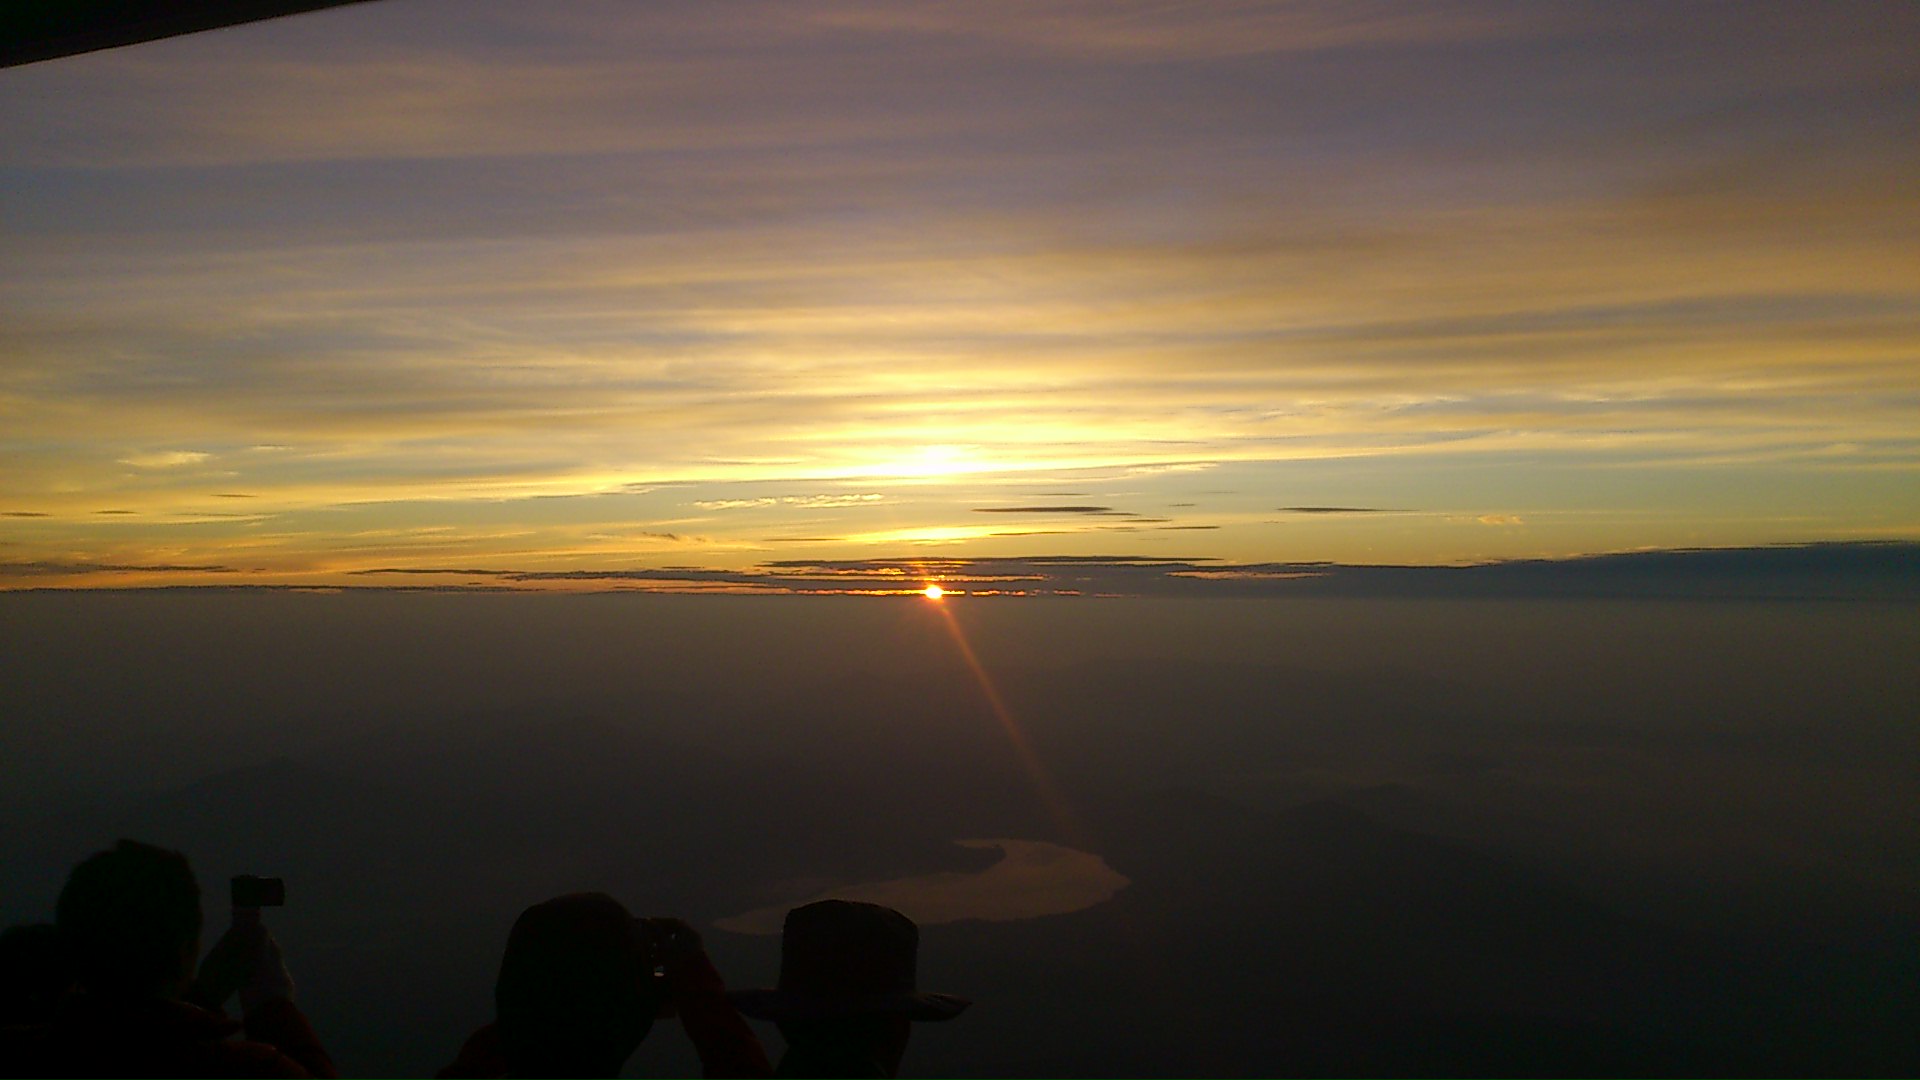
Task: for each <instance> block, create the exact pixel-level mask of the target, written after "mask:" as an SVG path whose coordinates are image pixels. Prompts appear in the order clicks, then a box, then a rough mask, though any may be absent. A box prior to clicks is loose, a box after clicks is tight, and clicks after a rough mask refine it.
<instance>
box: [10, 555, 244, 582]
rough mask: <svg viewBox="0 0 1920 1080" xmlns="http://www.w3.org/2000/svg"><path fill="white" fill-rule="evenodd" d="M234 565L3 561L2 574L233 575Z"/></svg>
mask: <svg viewBox="0 0 1920 1080" xmlns="http://www.w3.org/2000/svg"><path fill="white" fill-rule="evenodd" d="M238 572H239V571H237V570H236V569H234V568H233V567H231V566H217V565H206V564H171V563H152V564H141V563H90V562H67V561H61V560H56V559H41V560H35V561H32V562H0V577H19V578H33V577H66V576H68V575H86V574H234V573H238Z"/></svg>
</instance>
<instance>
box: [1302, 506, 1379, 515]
mask: <svg viewBox="0 0 1920 1080" xmlns="http://www.w3.org/2000/svg"><path fill="white" fill-rule="evenodd" d="M1275 511H1276V512H1277V513H1281V514H1389V513H1392V512H1393V511H1391V510H1382V509H1381V508H1380V507H1377V506H1281V507H1276V508H1275Z"/></svg>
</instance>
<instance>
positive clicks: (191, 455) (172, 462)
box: [119, 450, 212, 469]
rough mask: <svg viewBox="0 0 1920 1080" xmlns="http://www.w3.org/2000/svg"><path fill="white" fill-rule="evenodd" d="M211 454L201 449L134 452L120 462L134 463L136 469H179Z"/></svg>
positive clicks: (195, 463) (198, 462) (201, 460)
mask: <svg viewBox="0 0 1920 1080" xmlns="http://www.w3.org/2000/svg"><path fill="white" fill-rule="evenodd" d="M211 456H212V455H210V454H206V453H203V452H201V451H199V450H162V451H158V452H155V453H150V454H134V455H131V456H129V457H123V458H121V459H119V460H120V464H122V465H132V466H133V467H134V468H136V469H177V468H179V467H180V466H182V465H198V464H200V463H201V462H203V461H205V460H207V458H209V457H211Z"/></svg>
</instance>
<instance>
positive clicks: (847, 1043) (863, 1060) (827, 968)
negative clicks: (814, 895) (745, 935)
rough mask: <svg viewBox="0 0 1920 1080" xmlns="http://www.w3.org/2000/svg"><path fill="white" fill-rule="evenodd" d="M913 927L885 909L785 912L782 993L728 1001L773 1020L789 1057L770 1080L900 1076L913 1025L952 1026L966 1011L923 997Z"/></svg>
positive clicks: (840, 903)
mask: <svg viewBox="0 0 1920 1080" xmlns="http://www.w3.org/2000/svg"><path fill="white" fill-rule="evenodd" d="M919 952H920V928H919V927H917V926H915V925H914V924H913V920H912V919H909V918H907V917H906V916H905V915H902V914H900V913H899V912H898V911H895V910H893V909H892V908H889V907H881V906H880V905H879V904H862V903H856V902H854V901H850V900H821V901H819V902H818V903H813V904H807V905H805V906H804V907H797V908H794V909H793V910H792V911H789V912H787V918H786V923H785V925H784V927H783V928H782V931H781V935H780V986H779V988H778V989H775V990H740V991H736V992H734V993H733V994H730V995H728V996H729V997H731V998H733V1001H734V1004H736V1005H738V1006H739V1007H740V1011H741V1012H744V1013H746V1014H747V1015H748V1016H752V1017H757V1018H759V1019H762V1020H773V1021H775V1022H777V1023H778V1024H779V1025H780V1034H781V1035H783V1036H785V1037H786V1040H787V1052H786V1053H785V1054H783V1055H782V1056H781V1058H780V1065H779V1067H778V1068H776V1069H775V1070H774V1075H775V1076H846V1077H874V1076H897V1075H899V1072H900V1058H901V1056H902V1055H904V1054H905V1053H906V1049H907V1038H908V1036H909V1035H911V1034H912V1030H913V1021H915V1020H951V1019H953V1018H954V1017H956V1016H958V1015H960V1013H961V1011H962V1010H963V1009H965V1008H966V1007H967V1006H968V1005H971V1004H972V1002H971V1001H969V1000H968V999H966V998H960V997H954V996H952V995H951V994H928V993H922V992H921V991H920V990H918V989H917V988H916V985H915V975H914V969H915V967H916V966H917V965H918V962H919Z"/></svg>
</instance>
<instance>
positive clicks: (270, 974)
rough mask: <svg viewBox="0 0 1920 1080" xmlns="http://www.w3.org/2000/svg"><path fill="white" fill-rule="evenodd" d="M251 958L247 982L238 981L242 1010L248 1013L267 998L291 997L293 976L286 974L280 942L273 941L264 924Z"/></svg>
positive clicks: (262, 1003) (290, 998)
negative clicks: (239, 982)
mask: <svg viewBox="0 0 1920 1080" xmlns="http://www.w3.org/2000/svg"><path fill="white" fill-rule="evenodd" d="M251 959H252V966H251V968H250V970H249V971H248V973H247V981H246V982H244V983H241V984H240V1008H241V1010H242V1011H243V1012H248V1013H251V1012H253V1011H254V1010H255V1009H257V1008H259V1007H260V1006H262V1005H265V1004H266V1003H267V1002H269V1001H281V1000H287V1001H291V1000H293V976H292V975H290V974H288V973H287V963H286V961H285V960H283V959H281V957H280V943H279V942H277V941H275V940H273V935H272V934H269V933H267V931H266V928H265V927H262V928H261V929H260V937H259V941H258V944H257V946H256V947H255V949H254V951H253V954H252V957H251Z"/></svg>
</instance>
